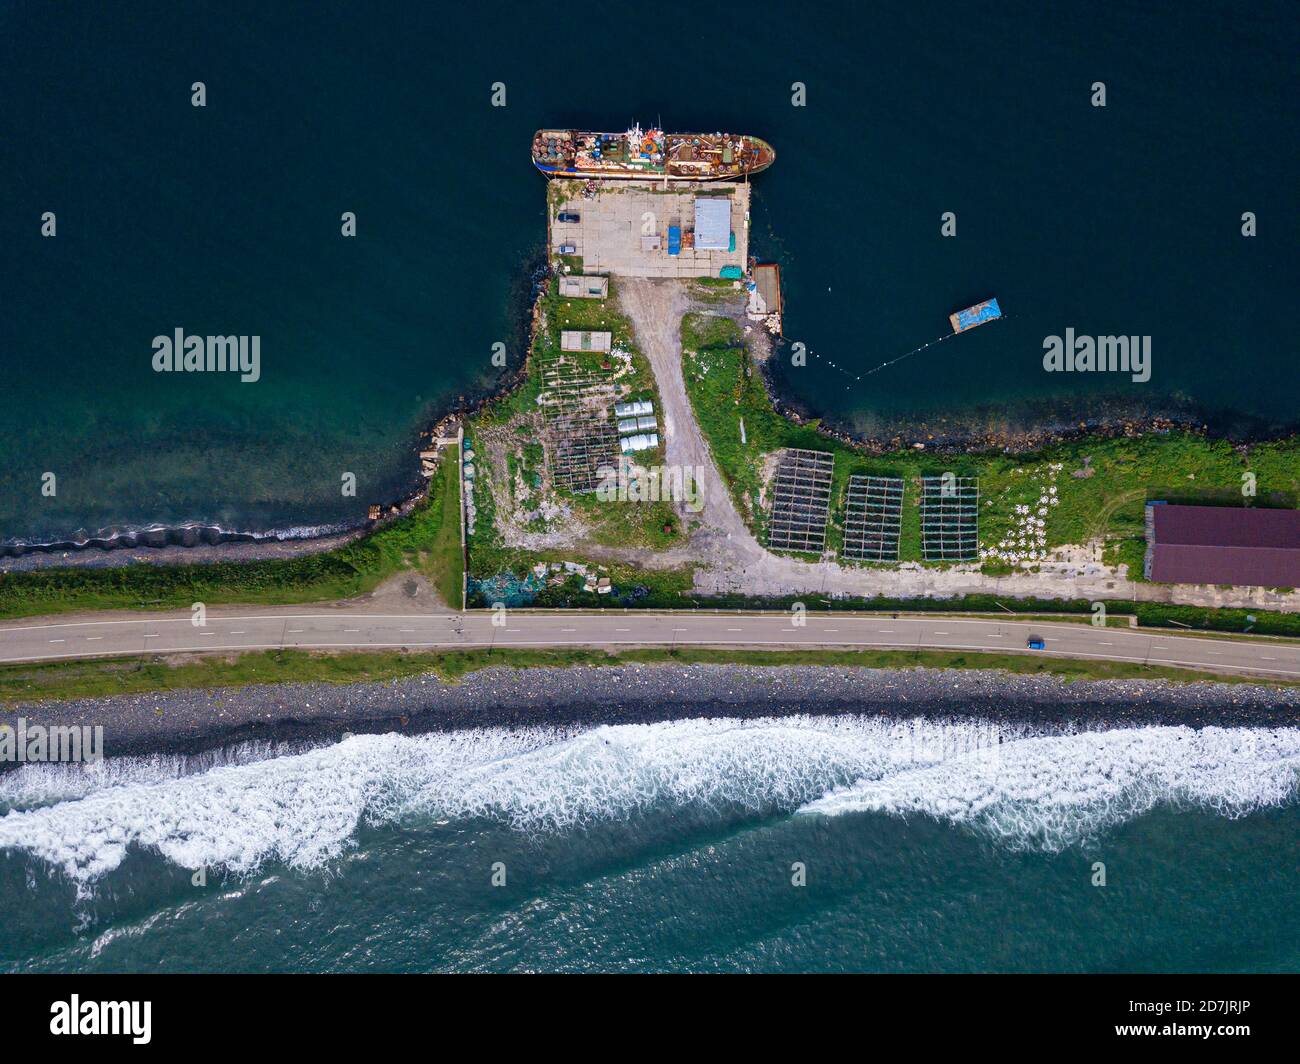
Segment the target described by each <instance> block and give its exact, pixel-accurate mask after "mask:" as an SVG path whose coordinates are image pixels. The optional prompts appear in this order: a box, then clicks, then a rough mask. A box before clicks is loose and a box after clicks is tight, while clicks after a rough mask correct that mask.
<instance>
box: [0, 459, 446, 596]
mask: <svg viewBox="0 0 1300 1064" xmlns="http://www.w3.org/2000/svg"><path fill="white" fill-rule="evenodd" d="M458 492H459V477H458V475H457V470H456V463H455V460H454V458H447V459H446V460H444V461H443V462H441V463H440V464H439V466H438V470H437V472H436V473H435V474H434V476H433V477H432V479H431V483H430V486H429V497H428V498H427V499H425V500H423V501H421V502H420V503H419V504H418V505H417V506H416V507H415V509H414V510H413V511H412V512H411V513H410V514H409V515H407V516H405V517H402V518H399V519H398V520H396V521H394V522H393V523H392V524H391V525H386V526H384V527H383V528H381V529H379V530H378V531H376V532H375V533H373V534H372V535H369V536H367V537H365V538H364V539H360V540H358V541H357V542H355V543H350V544H348V545H347V546H345V547H340V548H339V549H337V550H332V551H326V552H324V553H321V554H313V555H306V556H304V557H301V558H292V559H283V560H279V559H277V560H273V561H259V562H216V563H212V564H205V565H148V564H140V565H127V566H119V567H116V568H112V569H82V568H67V569H43V570H36V571H33V572H18V573H4V574H0V617H24V616H32V615H34V614H46V613H65V612H68V611H71V610H106V609H148V610H165V609H179V608H187V607H189V606H190V604H191V603H194V602H204V603H207V604H208V605H217V604H222V603H236V602H237V603H245V604H272V603H275V604H289V603H296V602H320V601H326V600H333V599H343V598H350V597H352V596H354V595H360V594H363V593H364V592H367V591H370V590H372V589H373V588H374V587H375V586H376V585H377V584H378V583H379V582H380V581H381V580H383V579H384V578H386V577H388V576H392V575H393V574H395V573H399V572H403V571H407V570H412V569H414V570H418V571H419V572H422V573H424V574H425V575H426V576H428V577H429V579H430V580H431V581H432V582H433V584H434V586H435V587H436V588H437V589H438V591H439V592H440V593H441V594H442V595H443V596H444V597H446V598H447V600H448V601H449V602H450V603H451V604H452V605H455V606H459V605H460V583H461V568H462V566H461V550H460V501H459V495H458Z"/></svg>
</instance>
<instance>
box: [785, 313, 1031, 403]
mask: <svg viewBox="0 0 1300 1064" xmlns="http://www.w3.org/2000/svg"><path fill="white" fill-rule="evenodd" d="M997 320H999V321H1005V320H1006V315H1003V316H1002V318H1000V319H997ZM985 324H992V322H986V323H985ZM968 331H969V330H968ZM960 335H961V333H959V332H951V333H944V334H943V335H942V336H936V337H935V338H934V339H933V340H931V341H930V342H929V343H925V344H922V345H921V346H920V347H914V348H912V350H910V351H908V352H906V353H904V354H901V355H899V356H898V357H897V358H891V359H890V360H889V361H888V362H882V363H880V365H878V366H875V367H873V368H872V369H869V370H866V371H864V372H862V373H854V372H853V371H852V370H847V369H845V368H844V367H843V366H841V365H839V364H838V363H836V362H834V361H833V360H831V359H829V358H823V357H822V356H821V355H818V354H816V353H815V352H812V351H809V352H808V354H810V355H812V357H813V358H815V359H817V361H818V362H824V363H825V364H826V365H828V366H830V367H831V369H834V370H837V371H838V372H840V373H843V374H844V376H846V377H852V378H853V379H854V380H855V381H860V380H862V378H863V377H870V376H871V375H872V374H873V373H879V372H880V371H881V370H882V369H887V368H888V367H890V366H893V365H896V364H898V363H899V362H902V361H903V359H905V358H911V357H912V356H913V355H915V354H919V353H920V352H921V351H924V350H925V349H926V348H927V347H937V346H938V345H939V344H941V343H943V342H944V341H945V340H951V339H952V338H953V337H954V336H960ZM783 339H784V337H783ZM852 387H853V385H852V384H846V385H845V386H844V388H845V390H848V389H849V388H852Z"/></svg>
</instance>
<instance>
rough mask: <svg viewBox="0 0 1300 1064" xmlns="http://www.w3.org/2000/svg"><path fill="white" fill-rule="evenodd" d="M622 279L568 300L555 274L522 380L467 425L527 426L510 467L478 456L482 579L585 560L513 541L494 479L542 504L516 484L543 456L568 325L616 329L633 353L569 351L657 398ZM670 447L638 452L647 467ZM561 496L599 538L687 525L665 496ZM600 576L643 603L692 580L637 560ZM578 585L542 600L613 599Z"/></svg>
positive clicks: (475, 568)
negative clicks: (551, 374) (549, 398)
mask: <svg viewBox="0 0 1300 1064" xmlns="http://www.w3.org/2000/svg"><path fill="white" fill-rule="evenodd" d="M616 286H617V282H616V281H615V280H613V279H611V281H610V293H609V297H608V298H607V299H603V300H601V299H576V298H575V299H565V298H561V297H560V295H559V293H558V281H557V279H555V278H552V279H551V280H550V281H549V282H548V288H547V291H546V293H545V294H544V295H543V297H542V303H541V308H542V312H543V314H544V320H545V325H544V327H543V328H540V329H538V330H537V334H536V336H535V337H534V339H533V345H532V349H531V351H530V353H529V359H528V366H527V370H526V377H525V380H524V382H523V384H522V386H521V387H520V389H519V390H518V391H516V392H514V393H512V394H510V395H508V396H504V397H502V398H501V399H500V400H498V401H497V402H495V403H492V404H489V405H488V406H487V407H485V408H484V409H483V410H482V411H480V412H479V413H477V414H475V415H474V417H473V418H471V420H470V422H469V425H468V427H467V433H468V435H469V436H470V437H471V438H472V439H477V438H479V437H480V436H481V435H482V434H483V433H485V432H488V431H494V430H503V431H506V432H516V431H517V432H522V433H524V435H521V437H520V439H519V440H518V441H516V442H515V443H514V445H513V447H512V450H511V454H510V456H509V457H508V458H507V468H506V469H504V470H501V469H493V468H490V467H489V466H488V465H487V464H486V463H476V471H477V476H476V480H475V485H474V502H475V506H476V508H477V512H478V520H477V521H476V525H475V531H474V534H473V535H472V536H471V537H470V539H469V564H470V575H471V576H472V577H474V578H476V579H485V578H488V577H493V576H497V575H500V574H503V573H514V574H515V575H516V576H518V577H522V576H523V575H524V574H525V573H526V572H527V571H528V570H529V569H530V568H531V567H532V566H534V565H536V564H537V563H538V562H548V563H549V562H561V561H583V560H585V559H584V557H583V555H582V551H581V550H580V549H578V548H573V549H556V550H546V551H533V550H524V549H518V548H511V547H507V546H506V545H505V543H504V541H503V538H502V536H501V534H500V530H499V526H498V524H497V520H496V518H497V512H496V511H497V507H498V505H499V501H498V495H500V494H502V491H503V489H502V487H501V486H500V485H495V486H496V489H497V493H496V494H494V492H493V488H494V478H495V477H500V476H503V475H504V476H505V477H506V478H507V479H508V483H507V485H506V486H505V488H504V492H505V493H506V494H508V497H509V498H510V500H511V503H512V504H513V505H514V506H515V507H517V508H527V507H529V506H536V504H537V499H536V498H535V497H533V495H532V494H530V495H529V497H528V498H527V499H522V498H520V497H519V495H518V491H517V487H516V485H517V484H518V483H519V482H520V478H519V477H518V476H516V473H517V472H522V473H523V474H524V476H523V482H524V485H525V491H530V487H529V486H530V485H531V484H532V483H533V474H534V473H535V472H536V471H537V470H538V469H540V466H541V463H542V461H543V456H542V454H541V442H540V439H539V435H540V433H541V432H542V431H543V422H542V420H541V419H540V417H539V416H538V414H537V410H538V398H539V396H541V395H542V393H543V375H542V369H543V366H544V365H545V363H546V362H547V361H548V360H550V359H554V358H558V357H560V356H561V354H562V353H561V351H560V333H561V332H562V331H563V330H566V329H575V330H590V331H596V332H606V331H607V332H609V333H610V334H611V343H612V346H613V347H614V348H615V349H616V350H618V351H622V352H626V356H627V357H626V360H625V359H624V358H621V357H620V356H618V355H613V356H610V355H605V354H603V353H600V352H576V353H575V352H564V353H563V357H564V358H565V359H566V360H570V361H574V362H576V363H577V364H578V365H579V366H581V368H582V369H583V370H585V371H586V372H587V373H588V374H590V375H591V376H592V377H593V378H595V379H596V380H600V379H601V378H602V377H606V376H608V377H609V378H610V379H611V380H613V381H616V382H617V384H618V385H620V386H621V387H622V389H623V394H624V395H625V397H626V398H628V399H642V398H644V399H651V400H653V401H655V403H656V407H657V406H658V391H657V388H656V385H655V379H654V374H653V372H652V371H651V369H650V364H649V362H648V361H647V360H646V358H645V356H644V355H643V354H642V353H641V351H640V349H639V348H638V347H637V345H636V340H635V336H634V334H633V330H632V324H631V322H630V321H629V320H628V319H627V317H626V316H625V315H624V314H622V313H621V312H620V311H619V309H618V304H617V300H616ZM525 425H526V430H525ZM530 449H531V451H530ZM530 453H531V458H530V457H529V455H530ZM662 455H663V448H662V446H660V447H659V448H658V449H656V450H653V451H644V452H640V453H639V454H638V456H637V458H638V461H639V462H640V463H641V464H643V465H653V464H656V463H658V462H660V461H661V460H662ZM554 501H555V502H557V503H560V504H562V505H565V506H568V507H570V508H571V509H572V510H573V512H574V513H575V514H576V515H577V517H578V518H579V519H580V520H581V522H582V524H583V525H584V526H585V527H586V529H587V533H586V536H585V540H586V541H587V542H589V543H592V544H596V545H599V546H609V547H632V548H646V549H650V550H654V549H663V548H666V547H670V546H672V545H673V544H674V543H676V542H678V541H679V540H680V538H681V536H682V533H683V529H682V527H681V522H680V520H679V519H678V517H677V515H676V513H675V512H674V510H673V507H672V506H671V505H670V504H669V503H667V502H662V501H660V502H637V501H626V502H618V501H609V500H605V499H602V498H599V497H598V496H597V495H596V494H593V493H583V494H576V495H575V494H573V493H571V492H568V491H565V490H563V489H556V490H555V491H554ZM529 530H530V531H536V532H546V531H550V530H551V529H550V528H549V526H546V525H544V524H539V527H536V528H534V527H533V526H532V525H530V526H529ZM602 575H609V576H610V577H611V579H613V580H615V581H616V583H617V584H618V585H619V586H620V587H621V588H624V589H626V590H627V591H628V592H629V594H635V596H636V598H635V601H637V602H641V603H645V604H650V603H652V602H653V603H655V604H666V603H672V604H680V601H679V596H678V592H679V591H680V590H683V589H686V588H689V587H690V584H691V580H690V575H689V573H685V574H683V573H680V572H676V571H663V570H645V571H641V570H638V569H634V568H632V567H629V566H619V565H610V566H609V567H608V569H607V572H606V573H602ZM580 584H581V581H576V582H575V586H567V587H564V588H554V589H548V590H547V591H546V592H544V593H543V595H542V596H541V597H539V598H538V599H537V604H538V605H545V604H548V603H550V604H555V605H564V604H569V605H575V606H580V605H598V604H599V605H610V604H611V598H610V597H609V596H597V595H596V594H594V593H584V592H582V590H581V587H580ZM478 601H481V600H478Z"/></svg>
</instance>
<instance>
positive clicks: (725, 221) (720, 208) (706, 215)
mask: <svg viewBox="0 0 1300 1064" xmlns="http://www.w3.org/2000/svg"><path fill="white" fill-rule="evenodd" d="M695 246H696V248H698V249H699V250H700V251H726V250H727V248H728V247H730V246H731V199H730V197H723V196H696V197H695Z"/></svg>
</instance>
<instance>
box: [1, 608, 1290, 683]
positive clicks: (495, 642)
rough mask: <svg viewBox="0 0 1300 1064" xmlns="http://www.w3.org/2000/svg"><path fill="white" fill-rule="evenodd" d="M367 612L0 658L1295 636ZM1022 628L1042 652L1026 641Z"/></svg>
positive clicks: (1157, 642) (1217, 642)
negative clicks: (285, 650) (286, 650)
mask: <svg viewBox="0 0 1300 1064" xmlns="http://www.w3.org/2000/svg"><path fill="white" fill-rule="evenodd" d="M493 620H494V618H493V615H492V614H491V613H487V612H483V613H464V614H461V613H420V614H412V613H407V614H400V613H399V614H375V613H367V612H362V611H360V610H357V611H352V610H329V611H326V612H313V611H311V610H310V609H309V608H307V609H303V610H302V611H301V612H293V611H292V610H291V609H284V610H279V611H271V610H261V609H256V610H245V611H241V610H239V609H238V608H237V607H231V608H230V609H229V610H226V611H222V610H215V609H210V610H208V612H207V623H206V624H205V625H204V626H202V627H196V626H194V625H193V624H192V623H191V619H190V615H189V613H188V612H187V613H168V614H156V615H151V616H144V617H140V616H127V615H123V614H115V615H112V616H111V617H105V618H100V619H76V618H69V619H66V620H63V619H58V618H38V619H31V620H27V621H10V622H5V623H4V624H0V662H19V661H28V662H39V661H67V660H71V659H77V658H102V657H112V656H119V655H140V654H149V655H156V654H178V653H194V652H197V653H216V652H224V653H230V652H235V651H242V650H268V649H278V648H281V647H290V648H298V649H302V650H381V649H383V650H401V649H409V650H413V651H414V650H432V649H463V650H468V649H481V648H485V647H491V648H507V647H522V648H530V649H542V648H547V649H564V648H569V647H674V646H676V647H750V648H760V649H761V648H767V649H789V648H793V647H819V648H839V649H865V648H875V649H892V650H948V651H989V652H995V653H1024V654H1038V655H1041V656H1045V657H1060V658H1078V659H1083V660H1096V661H1124V662H1137V663H1142V664H1148V665H1171V666H1182V667H1187V668H1196V669H1204V670H1209V671H1214V672H1222V673H1228V674H1238V675H1241V674H1253V675H1259V676H1269V677H1275V678H1290V679H1296V680H1300V643H1294V642H1283V641H1281V640H1275V641H1269V640H1258V641H1253V640H1245V639H1228V638H1214V637H1210V636H1195V637H1193V636H1180V635H1176V634H1174V633H1172V632H1166V631H1155V630H1152V629H1131V628H1097V627H1093V626H1092V625H1089V624H1077V623H1068V622H1057V623H1050V622H1049V623H1035V622H1030V621H1015V620H1008V621H1001V620H998V619H996V618H970V617H945V616H941V615H929V616H908V617H890V616H888V615H881V614H872V615H851V614H845V613H809V614H807V615H806V617H805V618H804V622H805V623H803V624H802V625H795V624H793V623H792V621H791V617H790V615H789V614H758V613H739V614H736V613H713V612H696V613H648V612H640V611H626V612H625V611H621V610H611V611H609V612H605V613H599V612H597V613H558V612H550V613H534V612H528V611H525V610H512V611H507V612H506V613H504V615H503V616H501V617H499V618H497V620H498V621H499V622H500V623H498V624H494V623H493ZM1030 635H1035V636H1039V637H1041V638H1042V639H1043V640H1044V641H1045V643H1046V648H1045V649H1044V650H1040V651H1031V650H1028V649H1027V648H1026V642H1027V640H1028V638H1029V636H1030Z"/></svg>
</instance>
